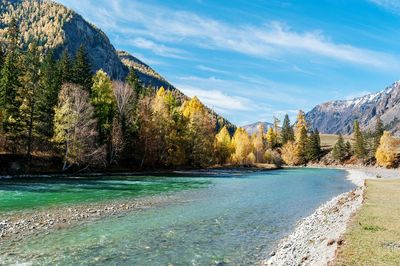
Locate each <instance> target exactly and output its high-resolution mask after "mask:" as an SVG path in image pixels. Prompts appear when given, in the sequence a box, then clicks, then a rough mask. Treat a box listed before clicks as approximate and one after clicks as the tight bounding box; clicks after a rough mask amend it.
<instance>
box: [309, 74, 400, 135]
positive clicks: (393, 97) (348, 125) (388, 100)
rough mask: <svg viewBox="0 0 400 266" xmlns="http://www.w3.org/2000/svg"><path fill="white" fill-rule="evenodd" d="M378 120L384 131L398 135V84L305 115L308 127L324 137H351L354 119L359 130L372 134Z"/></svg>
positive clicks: (321, 105)
mask: <svg viewBox="0 0 400 266" xmlns="http://www.w3.org/2000/svg"><path fill="white" fill-rule="evenodd" d="M378 117H380V118H381V119H382V122H383V124H384V125H385V128H386V130H389V131H391V132H393V133H394V134H395V135H400V81H397V82H395V83H393V84H392V85H391V86H389V87H387V88H385V89H384V90H382V91H380V92H377V93H371V94H368V95H365V96H362V97H358V98H354V99H352V100H339V101H331V102H326V103H323V104H320V105H317V106H316V107H314V108H313V109H312V110H311V111H310V112H308V113H307V114H306V118H307V122H308V123H309V125H310V127H312V128H314V129H315V128H316V129H318V130H319V131H320V132H321V133H326V134H338V133H342V134H351V133H352V131H353V123H354V120H356V119H357V120H358V121H359V122H360V126H361V127H362V129H364V130H373V128H374V127H375V123H376V120H377V118H378Z"/></svg>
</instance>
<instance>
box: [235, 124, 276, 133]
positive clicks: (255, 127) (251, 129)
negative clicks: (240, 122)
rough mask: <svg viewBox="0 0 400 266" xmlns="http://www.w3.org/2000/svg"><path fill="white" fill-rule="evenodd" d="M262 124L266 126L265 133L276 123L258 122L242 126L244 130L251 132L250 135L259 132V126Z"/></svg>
mask: <svg viewBox="0 0 400 266" xmlns="http://www.w3.org/2000/svg"><path fill="white" fill-rule="evenodd" d="M261 125H262V126H264V132H265V133H266V132H267V130H268V129H269V128H270V127H273V126H274V124H272V123H268V122H256V123H253V124H250V125H246V126H242V128H243V129H244V130H246V131H247V133H249V135H253V134H254V133H257V131H258V127H259V126H261Z"/></svg>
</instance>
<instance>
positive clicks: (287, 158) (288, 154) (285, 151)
mask: <svg viewBox="0 0 400 266" xmlns="http://www.w3.org/2000/svg"><path fill="white" fill-rule="evenodd" d="M297 149H298V147H297V144H296V143H295V142H293V141H289V142H288V143H286V144H285V145H283V147H282V159H283V161H284V162H285V163H286V164H287V165H298V164H299V163H300V158H299V156H298V152H297Z"/></svg>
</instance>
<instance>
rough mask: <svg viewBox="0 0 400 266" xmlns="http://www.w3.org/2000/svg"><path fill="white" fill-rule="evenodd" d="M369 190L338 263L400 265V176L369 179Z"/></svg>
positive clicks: (346, 239)
mask: <svg viewBox="0 0 400 266" xmlns="http://www.w3.org/2000/svg"><path fill="white" fill-rule="evenodd" d="M399 176H400V174H399ZM365 193H366V194H365V201H364V205H363V206H362V207H361V209H360V210H359V212H358V213H357V214H356V216H355V217H354V218H353V220H352V222H351V224H350V226H349V229H348V231H347V233H346V234H345V236H344V240H345V241H344V244H343V246H341V247H340V248H339V251H338V257H337V260H336V265H400V179H396V180H394V179H393V180H387V179H381V180H368V181H367V189H366V192H365Z"/></svg>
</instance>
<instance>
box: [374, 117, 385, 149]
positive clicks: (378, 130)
mask: <svg viewBox="0 0 400 266" xmlns="http://www.w3.org/2000/svg"><path fill="white" fill-rule="evenodd" d="M383 132H384V127H383V123H382V120H381V118H380V117H379V116H378V118H377V119H376V124H375V132H374V146H373V152H376V150H377V149H378V147H379V143H380V140H381V137H382V136H383Z"/></svg>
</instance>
